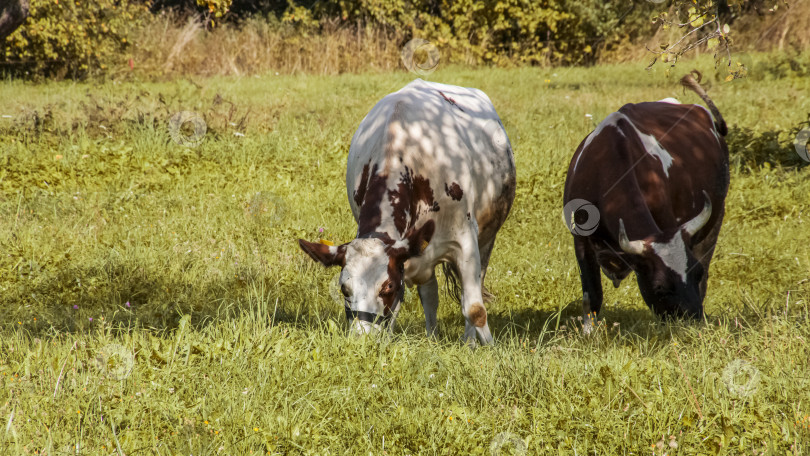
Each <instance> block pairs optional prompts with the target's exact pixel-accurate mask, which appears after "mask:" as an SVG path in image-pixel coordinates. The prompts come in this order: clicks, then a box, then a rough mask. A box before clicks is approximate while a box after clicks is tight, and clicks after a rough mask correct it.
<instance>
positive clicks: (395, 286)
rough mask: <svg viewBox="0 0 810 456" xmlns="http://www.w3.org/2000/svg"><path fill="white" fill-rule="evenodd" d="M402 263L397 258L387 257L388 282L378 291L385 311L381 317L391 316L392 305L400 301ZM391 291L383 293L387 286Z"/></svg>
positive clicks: (402, 289)
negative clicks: (389, 286)
mask: <svg viewBox="0 0 810 456" xmlns="http://www.w3.org/2000/svg"><path fill="white" fill-rule="evenodd" d="M404 263H405V262H404V261H403V260H402V259H401V258H399V257H398V256H394V255H390V254H389V257H388V280H386V281H385V282H384V283H383V289H382V290H380V298H382V301H383V306H384V308H385V310H384V311H383V315H391V314H392V313H393V312H394V310H395V309H394V304H395V303H396V301H397V300H401V299H402V293H403V291H404V285H403V283H402V276H403V272H404V270H403V265H404ZM389 284H390V285H391V287H392V289H391V291H390V292H388V293H383V291H384V290H385V288H386V287H387V286H388V285H389Z"/></svg>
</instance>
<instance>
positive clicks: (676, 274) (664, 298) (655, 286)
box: [619, 195, 712, 319]
mask: <svg viewBox="0 0 810 456" xmlns="http://www.w3.org/2000/svg"><path fill="white" fill-rule="evenodd" d="M706 197H707V201H706V205H705V206H704V207H703V211H701V213H700V214H698V215H697V216H696V217H695V218H693V219H692V220H689V221H688V222H686V223H684V224H683V225H681V226H680V227H678V228H677V229H674V230H667V231H664V232H661V233H658V234H656V235H654V236H650V237H647V238H645V239H640V240H636V241H630V240H629V239H628V238H627V233H626V232H625V229H624V221H623V220H622V219H619V246H620V247H621V248H622V250H623V251H624V252H625V253H627V254H630V255H632V259H633V261H632V263H633V266H634V267H633V269H634V270H635V272H636V278H637V279H638V288H639V291H641V296H642V297H643V298H644V301H645V302H646V303H647V305H648V306H650V308H652V310H653V311H654V312H655V313H657V314H659V315H663V316H670V315H685V316H688V317H692V318H696V319H698V318H701V317H702V316H703V295H702V294H701V291H700V286H701V282H702V281H703V278H704V275H705V274H706V271H705V270H704V268H703V265H702V264H701V263H700V261H699V260H698V259H696V258H695V257H694V255H693V253H692V250H691V249H690V248H689V245H690V241H691V238H692V236H694V234H695V233H697V231H698V230H700V229H701V228H702V227H703V226H704V225H706V223H707V222H708V221H709V217H710V216H711V214H712V205H711V202H710V201H709V200H708V195H706Z"/></svg>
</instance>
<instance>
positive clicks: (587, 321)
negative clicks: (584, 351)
mask: <svg viewBox="0 0 810 456" xmlns="http://www.w3.org/2000/svg"><path fill="white" fill-rule="evenodd" d="M592 332H593V318H591V316H590V315H585V317H584V319H583V320H582V334H585V335H586V336H587V335H589V334H591V333H592Z"/></svg>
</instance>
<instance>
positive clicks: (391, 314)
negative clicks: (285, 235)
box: [298, 220, 435, 334]
mask: <svg viewBox="0 0 810 456" xmlns="http://www.w3.org/2000/svg"><path fill="white" fill-rule="evenodd" d="M434 226H435V225H434V222H433V221H432V220H431V221H428V222H427V223H425V224H424V225H422V227H420V228H419V229H411V230H409V231H408V233H407V235H406V236H404V237H403V239H401V240H399V241H393V240H391V239H390V238H389V237H388V236H385V235H383V236H380V237H362V238H357V239H354V240H353V241H351V242H349V243H346V244H343V245H340V246H329V245H325V244H320V243H314V242H307V241H305V240H303V239H299V240H298V244H299V245H300V246H301V250H303V251H304V252H306V253H307V255H309V256H310V257H311V258H312V259H313V260H315V261H318V262H320V263H321V264H323V265H324V266H327V267H329V266H340V267H341V268H342V270H341V271H340V279H339V280H340V281H339V285H340V291H341V293H342V294H343V300H344V305H345V310H346V318H347V320H348V321H349V324H350V328H351V331H352V332H353V333H358V334H363V333H368V332H372V331H377V330H380V329H382V327H383V326H385V325H388V324H389V323H390V321H391V320H393V319H395V318H396V314H397V312H398V311H399V305H400V303H401V302H402V296H403V294H404V292H405V283H404V278H405V274H404V270H405V262H406V261H407V260H408V259H409V258H412V257H414V256H417V255H419V254H420V253H421V251H422V249H423V247H424V245H425V244H426V243H427V242H429V241H430V238H431V237H432V236H433V231H434Z"/></svg>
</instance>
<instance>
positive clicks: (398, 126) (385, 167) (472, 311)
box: [299, 79, 515, 344]
mask: <svg viewBox="0 0 810 456" xmlns="http://www.w3.org/2000/svg"><path fill="white" fill-rule="evenodd" d="M346 189H347V191H348V197H349V205H350V206H351V209H352V214H353V215H354V218H355V220H356V221H357V224H358V227H357V237H356V238H355V239H354V240H353V241H351V242H349V243H347V244H343V245H341V246H328V245H324V244H320V243H313V242H307V241H305V240H303V239H301V240H299V245H300V246H301V249H302V250H304V252H306V253H307V254H308V255H309V256H310V257H312V259H314V260H315V261H318V262H320V263H322V264H323V265H324V266H335V265H337V266H341V267H342V271H341V273H340V290H341V292H342V293H343V296H344V297H345V307H346V316H347V318H348V319H349V321H350V324H351V328H352V330H353V332H358V333H365V332H369V331H371V330H373V329H377V330H378V329H380V328H381V327H382V324H390V321H391V320H394V319H395V318H396V314H397V312H398V311H399V306H400V302H401V300H402V296H403V292H404V287H406V286H411V285H413V284H416V285H418V290H419V298H420V300H421V301H422V308H423V310H424V312H425V326H426V329H427V333H428V335H432V334H434V330H435V328H436V308H437V306H438V303H439V291H438V283H437V281H436V275H435V272H434V269H435V267H436V266H437V265H438V264H439V263H447V264H446V265H445V266H447V267H446V268H445V271H448V272H450V275H449V276H448V277H450V279H451V280H453V281H454V282H455V280H458V279H460V282H461V284H460V292H461V297H460V301H461V312H462V314H463V315H464V318H465V320H466V328H465V333H464V335H465V340H466V341H467V342H468V343H471V344H474V343H475V338H476V335H477V337H478V339H479V340H480V342H481V343H482V344H490V343H492V335H491V333H490V330H489V325H488V324H487V311H486V308H485V307H484V300H483V293H484V292H483V282H484V276H485V275H486V270H487V264H488V263H489V257H490V254H491V253H492V247H493V245H494V243H495V235H496V234H497V232H498V229H500V227H501V225H502V224H503V222H504V221H505V220H506V217H507V215H508V214H509V210H510V208H511V207H512V201H513V200H514V197H515V161H514V157H513V156H512V148H511V145H510V143H509V139H508V138H507V136H506V133H505V132H504V129H503V125H502V124H501V121H500V119H499V118H498V114H497V113H496V112H495V108H494V107H493V106H492V102H491V101H490V100H489V98H488V97H487V96H486V95H485V94H484V93H483V92H481V91H480V90H477V89H470V88H464V87H456V86H451V85H444V84H437V83H433V82H425V81H423V80H421V79H417V80H415V81H413V82H411V83H410V84H408V85H407V86H405V87H404V88H403V89H401V90H399V91H397V92H394V93H392V94H390V95H388V96H386V97H385V98H383V99H382V100H381V101H380V102H379V103H377V104H376V105H375V106H374V108H372V110H371V112H370V113H369V114H368V115H367V116H366V118H365V119H363V121H362V122H361V123H360V127H359V128H358V129H357V132H356V133H355V134H354V137H353V138H352V143H351V148H350V149H349V160H348V166H347V169H346ZM456 285H457V284H456Z"/></svg>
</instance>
